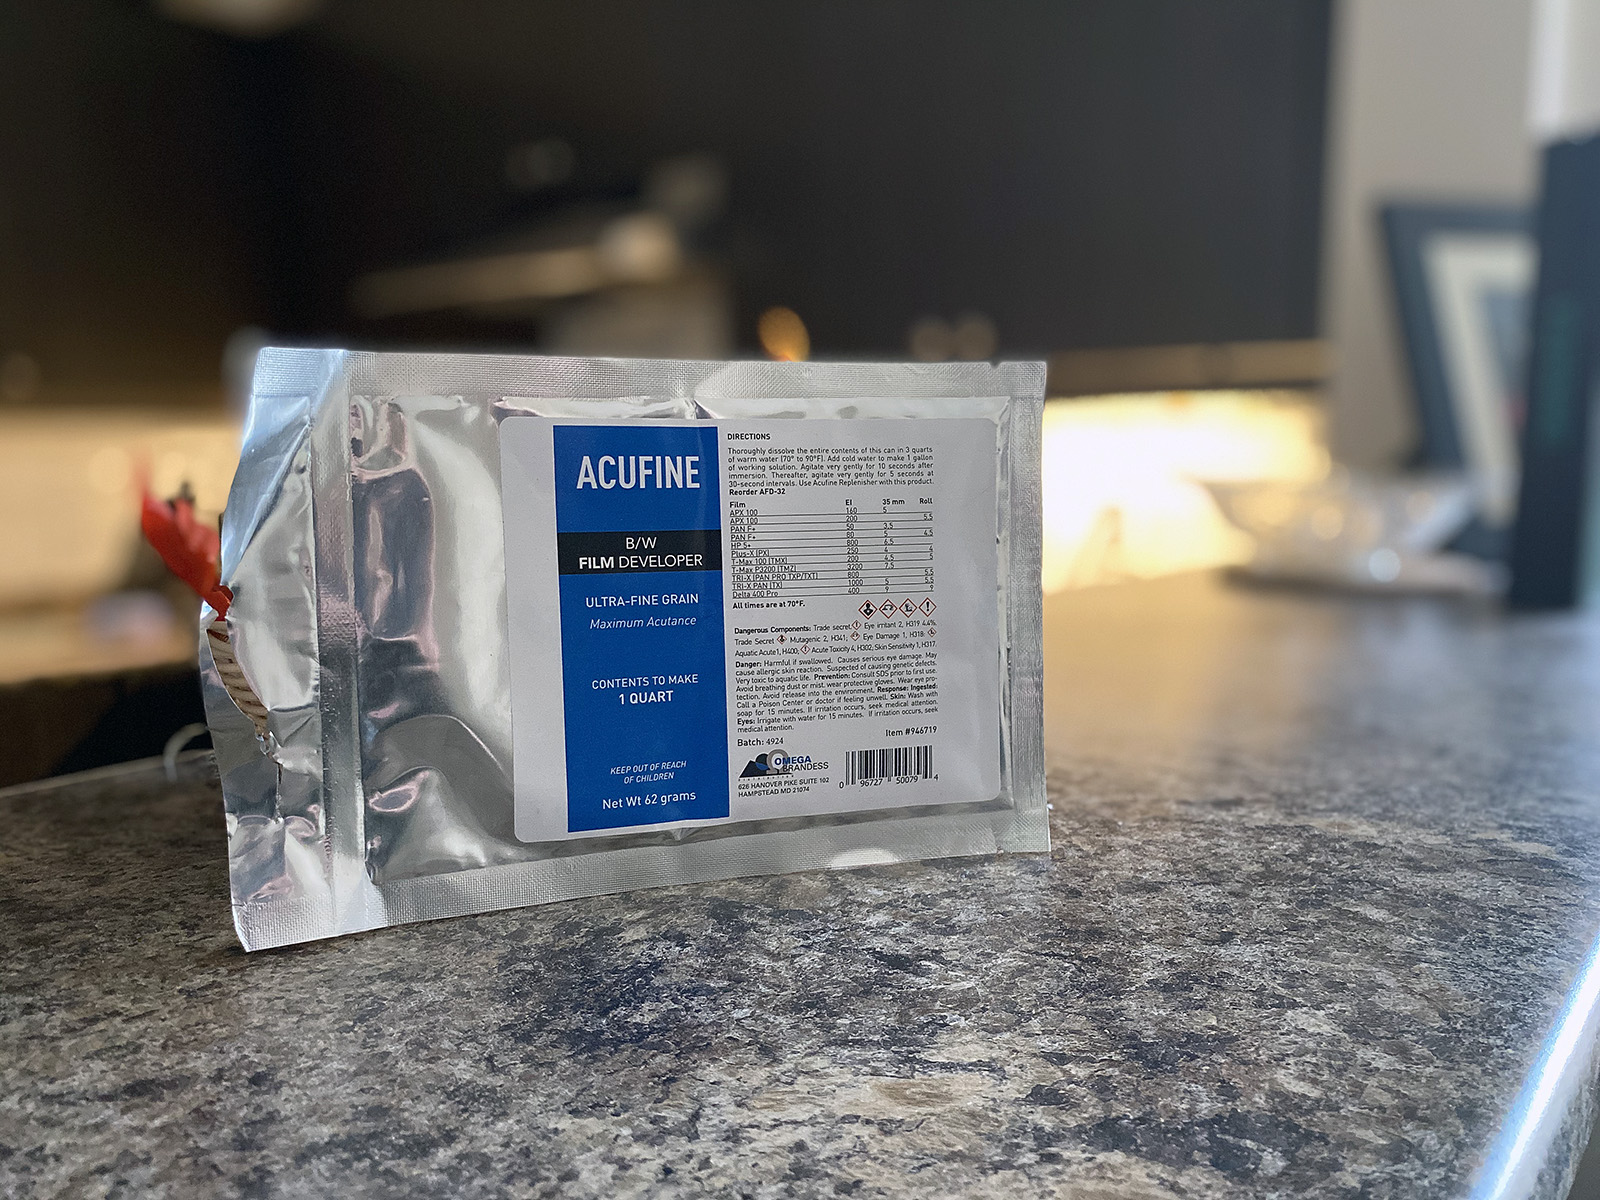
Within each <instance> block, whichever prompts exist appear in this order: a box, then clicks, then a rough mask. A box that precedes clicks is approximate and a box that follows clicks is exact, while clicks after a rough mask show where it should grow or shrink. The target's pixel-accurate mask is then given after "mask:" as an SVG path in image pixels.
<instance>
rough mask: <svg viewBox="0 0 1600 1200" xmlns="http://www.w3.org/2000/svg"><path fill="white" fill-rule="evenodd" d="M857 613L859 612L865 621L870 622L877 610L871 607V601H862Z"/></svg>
mask: <svg viewBox="0 0 1600 1200" xmlns="http://www.w3.org/2000/svg"><path fill="white" fill-rule="evenodd" d="M857 611H859V612H860V613H861V615H862V616H863V617H865V618H866V619H867V620H869V621H870V620H872V614H873V613H875V612H877V611H878V610H877V609H875V608H873V607H872V601H871V600H863V601H862V602H861V607H860V609H858V610H857Z"/></svg>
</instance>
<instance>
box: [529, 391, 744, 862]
mask: <svg viewBox="0 0 1600 1200" xmlns="http://www.w3.org/2000/svg"><path fill="white" fill-rule="evenodd" d="M552 432H553V435H554V447H553V450H554V456H555V477H554V483H555V502H556V504H555V508H556V514H555V515H556V553H557V570H558V573H559V576H560V589H561V674H562V680H563V699H564V709H563V718H564V724H565V727H566V732H567V737H566V772H567V832H569V833H579V832H587V831H591V830H597V829H616V828H620V827H622V826H634V825H645V824H649V825H656V824H663V823H666V822H681V821H706V820H714V819H716V818H719V817H726V816H727V815H728V745H727V728H728V708H727V692H726V687H725V685H724V680H723V675H724V669H723V657H724V656H723V632H722V495H721V490H720V489H719V487H718V486H717V479H718V471H717V431H716V429H715V428H713V427H709V426H698V427H697V426H659V427H658V426H655V425H652V424H651V423H649V422H638V423H636V424H633V425H620V426H619V425H557V426H555V427H554V429H553V431H552ZM601 731H603V733H602V732H601ZM589 732H592V733H594V734H597V735H598V736H574V734H582V733H589Z"/></svg>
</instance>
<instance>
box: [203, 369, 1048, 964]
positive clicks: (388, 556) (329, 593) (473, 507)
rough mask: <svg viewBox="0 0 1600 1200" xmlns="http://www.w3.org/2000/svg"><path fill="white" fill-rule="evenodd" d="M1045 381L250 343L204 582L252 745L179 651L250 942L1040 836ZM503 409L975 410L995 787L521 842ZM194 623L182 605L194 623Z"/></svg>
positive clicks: (605, 412) (211, 682) (626, 412)
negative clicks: (998, 693) (983, 441)
mask: <svg viewBox="0 0 1600 1200" xmlns="http://www.w3.org/2000/svg"><path fill="white" fill-rule="evenodd" d="M1043 384H1044V369H1043V365H1042V364H1039V363H1003V364H1000V365H999V366H993V365H990V364H987V363H954V364H916V365H878V364H864V363H844V364H828V363H712V362H679V361H665V360H636V361H630V360H620V359H570V358H531V357H511V356H491V355H452V354H376V353H365V352H350V351H341V350H283V349H269V350H265V351H263V352H262V354H261V356H260V358H259V360H258V364H257V368H256V377H255V384H254V389H253V394H252V398H251V407H250V415H249V419H248V422H247V425H246V429H245V435H244V446H243V451H242V454H241V458H240V463H239V469H238V472H237V474H236V475H235V477H234V482H233V489H232V492H231V493H230V496H229V500H228V507H227V511H226V514H225V516H224V519H223V528H222V579H223V582H224V583H225V584H227V585H228V587H230V588H231V589H232V591H233V594H234V602H233V604H232V606H231V608H230V609H229V612H228V615H227V625H228V630H229V634H230V637H231V639H232V642H233V645H234V648H235V652H236V654H237V657H238V661H239V663H240V665H241V666H242V667H243V669H244V672H245V674H246V676H247V677H248V679H249V681H250V684H251V686H252V687H253V689H254V690H255V692H256V694H257V695H258V696H259V697H260V699H261V700H262V701H263V703H264V704H265V705H266V707H267V708H268V710H269V713H270V715H269V719H268V724H269V729H270V733H269V735H268V736H267V738H266V739H264V740H263V739H259V738H258V737H257V736H256V734H255V731H254V729H253V728H252V726H251V724H250V722H249V721H248V720H247V719H246V718H245V716H244V715H243V714H242V713H241V712H240V711H239V710H238V708H236V707H235V706H234V704H233V702H232V701H231V700H230V699H229V698H228V695H227V693H226V692H225V691H224V690H223V688H222V686H221V683H220V681H219V679H218V678H217V673H216V669H215V665H214V664H213V663H212V662H211V660H210V656H209V651H208V649H207V646H206V639H205V638H204V637H203V636H202V637H201V639H200V640H201V650H200V654H201V667H202V675H203V681H204V690H205V700H206V710H207V717H208V720H209V722H210V724H211V728H212V735H213V742H214V744H215V746H216V754H217V762H218V767H219V769H220V771H221V775H222V786H223V794H224V798H225V806H226V818H227V828H228V859H229V874H230V880H231V888H232V907H233V914H234V923H235V926H236V928H237V930H238V933H239V938H240V940H241V942H242V943H243V944H244V946H245V948H246V949H250V950H255V949H262V948H265V947H270V946H278V945H284V944H287V943H292V942H300V941H306V940H310V939H314V938H322V937H331V936H334V935H336V934H341V933H350V932H355V931H358V930H364V929H372V928H375V927H378V926H383V925H393V924H400V923H403V922H408V921H420V920H428V919H432V918H437V917H448V916H457V915H461V914H464V913H472V912H483V911H488V910H491V909H497V908H505V907H511V906H515V905H523V904H536V903H542V902H547V901H553V900H561V899H570V898H573V897H576V896H587V895H598V894H602V893H607V892H614V891H620V890H624V889H628V888H633V887H644V886H658V885H665V884H673V883H686V882H694V881H702V880H709V879H719V878H728V877H732V876H737V875H751V874H766V873H778V872H786V871H797V870H808V869H817V868H828V867H848V866H860V865H865V864H869V863H881V862H897V861H909V860H915V859H924V858H936V857H947V856H951V855H961V854H982V853H994V852H997V851H1000V850H1008V851H1037V850H1046V849H1048V848H1049V834H1048V828H1047V825H1046V820H1045V813H1046V808H1045V797H1044V755H1043V745H1042V737H1043V712H1042V672H1043V658H1042V647H1041V627H1040V592H1039V554H1040V527H1039V519H1040V516H1039V513H1040V503H1039V502H1040V496H1039V422H1040V416H1041V411H1042V398H1043ZM517 414H530V415H536V416H544V417H578V418H591V419H599V418H637V419H640V420H651V419H661V418H674V419H711V418H717V417H730V418H731V417H741V418H751V417H792V418H795V419H806V420H815V419H824V420H828V419H832V420H848V419H851V418H857V417H859V418H868V417H873V418H881V417H903V418H905V419H908V420H914V419H917V418H918V417H935V416H938V417H952V416H969V417H970V416H985V417H988V418H989V419H991V420H992V421H993V422H994V423H995V428H996V448H997V449H996V453H997V455H998V456H999V462H998V466H999V478H1000V496H999V511H998V513H997V529H998V532H999V538H1000V575H1001V578H1000V580H999V587H1000V605H999V611H1000V614H1001V616H1000V620H1001V623H1002V625H1003V629H1002V631H1001V634H1002V636H1001V642H1000V645H1001V653H1002V657H1003V659H1004V662H1003V663H1001V664H1000V668H999V669H1001V670H1002V671H1003V688H1002V704H1001V711H1000V712H997V713H996V714H995V720H996V721H998V722H1000V724H1001V735H1002V736H1001V746H1002V754H1003V756H1004V760H1005V761H1004V762H1003V763H1002V764H1001V780H1002V786H1001V794H1000V795H998V796H996V797H994V798H993V799H992V800H991V801H989V802H986V803H982V804H971V805H958V806H943V807H939V808H931V807H930V808H925V809H899V810H895V811H892V812H885V813H881V814H852V815H841V816H834V817H806V818H793V819H787V820H781V821H764V822H749V823H744V824H736V825H723V826H718V827H715V828H708V829H698V830H688V831H684V830H678V831H667V832H645V833H638V834H630V835H622V836H607V837H597V838H594V839H582V840H577V841H566V842H560V843H531V844H530V843H524V842H519V841H517V839H516V838H515V836H514V835H513V832H512V815H513V805H512V759H511V700H510V695H511V686H510V678H509V674H508V670H509V656H508V648H507V632H506V595H505V564H504V542H503V534H502V513H501V501H500V449H499V423H500V421H501V420H502V419H503V418H505V417H507V416H511V415H517ZM213 615H214V614H212V613H211V612H210V610H209V609H207V610H206V611H204V612H203V613H202V615H201V624H202V629H203V628H204V625H205V622H206V621H207V620H209V619H210V618H211V617H212V616H213ZM551 654H552V656H555V655H558V654H559V648H558V647H552V648H551ZM549 769H550V770H552V771H554V770H561V769H563V768H562V765H561V764H559V763H551V764H549Z"/></svg>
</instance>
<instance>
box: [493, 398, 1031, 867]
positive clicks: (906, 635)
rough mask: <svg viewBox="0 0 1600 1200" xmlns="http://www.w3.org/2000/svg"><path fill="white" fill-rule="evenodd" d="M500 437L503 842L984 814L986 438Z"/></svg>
mask: <svg viewBox="0 0 1600 1200" xmlns="http://www.w3.org/2000/svg"><path fill="white" fill-rule="evenodd" d="M500 439H501V483H502V494H503V504H504V513H505V560H506V607H507V619H508V622H509V635H510V650H511V664H510V666H511V699H512V714H511V716H512V744H513V753H514V755H515V762H514V765H513V774H514V791H515V797H516V799H515V805H516V812H515V831H516V836H517V837H518V838H519V839H521V840H523V841H530V842H532V841H554V840H562V839H566V838H572V837H594V836H599V835H603V834H609V833H619V832H639V831H642V830H648V829H662V828H681V827H694V826H700V825H708V824H719V823H724V822H728V821H757V820H766V819H771V818H778V817H793V816H817V815H826V814H830V813H845V812H864V811H871V810H876V809H893V808H903V807H907V806H911V805H940V804H955V803H967V802H974V801H983V800H988V799H991V798H993V797H994V796H996V795H997V794H998V793H999V790H1000V679H1001V661H1000V631H999V617H998V608H997V595H998V571H999V567H998V548H997V545H996V528H997V526H996V513H997V497H996V464H995V447H996V430H995V426H994V425H993V424H992V423H991V422H989V421H986V420H981V419H929V420H921V419H916V420H795V419H786V420H730V421H657V420H644V421H627V422H582V421H572V420H552V419H545V418H539V417H524V416H517V417H508V418H507V419H506V420H505V421H503V422H502V423H501V426H500Z"/></svg>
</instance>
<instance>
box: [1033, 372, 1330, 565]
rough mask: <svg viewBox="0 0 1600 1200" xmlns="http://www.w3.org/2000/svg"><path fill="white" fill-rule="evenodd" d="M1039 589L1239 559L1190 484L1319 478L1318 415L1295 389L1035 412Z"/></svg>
mask: <svg viewBox="0 0 1600 1200" xmlns="http://www.w3.org/2000/svg"><path fill="white" fill-rule="evenodd" d="M1043 468H1044V590H1045V591H1046V592H1057V591H1063V590H1065V589H1068V588H1074V587H1088V586H1090V585H1093V584H1099V583H1111V582H1115V581H1117V580H1119V579H1148V578H1152V577H1154V576H1157V575H1168V574H1172V573H1173V572H1176V571H1191V570H1197V569H1200V568H1205V567H1216V566H1223V565H1227V564H1230V563H1239V562H1243V561H1245V560H1246V559H1247V558H1248V557H1249V555H1250V548H1251V543H1250V539H1249V538H1248V537H1246V536H1245V535H1244V534H1242V533H1240V532H1239V531H1238V530H1236V529H1234V528H1233V526H1231V525H1229V524H1228V522H1227V521H1226V520H1224V519H1223V517H1222V515H1221V514H1220V513H1219V512H1218V511H1217V509H1216V506H1215V505H1214V504H1213V503H1212V502H1211V498H1210V497H1209V496H1208V495H1207V494H1206V492H1205V489H1204V488H1202V487H1201V486H1200V484H1199V482H1198V481H1199V480H1202V479H1213V480H1241V481H1251V480H1269V479H1270V480H1288V481H1311V480H1317V479H1321V478H1322V477H1323V476H1324V475H1326V474H1327V471H1328V452H1327V449H1326V445H1325V441H1324V437H1323V420H1322V410H1321V408H1320V407H1319V406H1318V405H1316V404H1315V403H1314V402H1313V401H1312V400H1311V398H1310V397H1309V396H1307V395H1305V394H1304V393H1299V392H1236V391H1234V392H1221V391H1219V392H1171V393H1161V394H1157V395H1134V396H1101V397H1095V398H1093V399H1086V400H1056V401H1052V402H1051V403H1050V404H1048V405H1046V407H1045V414H1044V446H1043Z"/></svg>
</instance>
